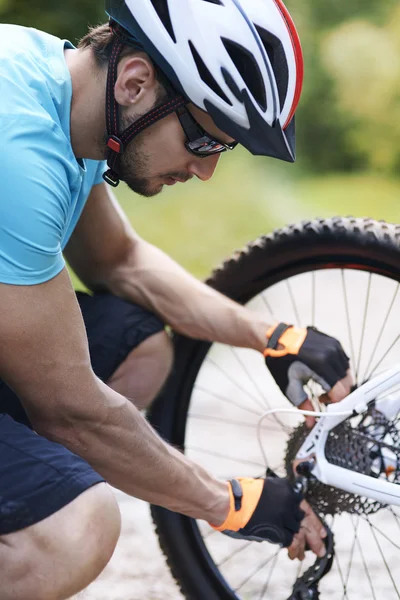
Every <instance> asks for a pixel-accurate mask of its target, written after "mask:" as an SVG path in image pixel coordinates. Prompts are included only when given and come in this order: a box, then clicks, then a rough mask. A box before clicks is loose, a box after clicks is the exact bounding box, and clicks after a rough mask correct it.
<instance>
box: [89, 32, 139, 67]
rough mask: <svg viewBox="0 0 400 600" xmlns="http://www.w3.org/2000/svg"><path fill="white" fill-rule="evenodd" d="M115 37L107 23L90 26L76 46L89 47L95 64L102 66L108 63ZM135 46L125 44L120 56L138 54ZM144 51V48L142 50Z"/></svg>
mask: <svg viewBox="0 0 400 600" xmlns="http://www.w3.org/2000/svg"><path fill="white" fill-rule="evenodd" d="M115 39H116V35H115V33H114V32H113V31H112V29H111V28H110V26H109V24H108V23H104V24H103V25H98V26H97V27H90V29H89V31H88V32H87V34H86V35H85V36H84V37H83V38H82V39H81V40H80V41H79V43H78V48H90V49H91V50H92V52H93V54H94V56H95V59H96V62H97V64H98V65H99V66H100V67H102V66H105V65H107V64H108V62H109V60H110V56H111V52H112V47H113V43H114V41H115ZM138 52H140V50H139V49H137V48H132V46H129V45H126V46H125V47H124V49H123V50H122V52H121V55H120V58H122V57H124V56H129V55H130V54H132V55H134V54H138ZM143 52H144V50H143Z"/></svg>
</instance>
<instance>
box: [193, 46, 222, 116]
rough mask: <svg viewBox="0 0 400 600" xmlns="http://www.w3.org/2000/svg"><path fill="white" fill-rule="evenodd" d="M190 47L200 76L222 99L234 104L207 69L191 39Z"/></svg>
mask: <svg viewBox="0 0 400 600" xmlns="http://www.w3.org/2000/svg"><path fill="white" fill-rule="evenodd" d="M189 48H190V50H191V53H192V56H193V60H194V62H195V63H196V67H197V70H198V72H199V75H200V78H201V79H202V80H203V81H204V83H205V84H206V85H208V87H209V88H211V89H212V91H213V92H215V93H216V94H217V96H219V97H220V98H222V100H224V102H226V103H227V104H229V106H232V102H231V101H230V100H229V98H228V97H227V96H226V95H225V94H224V92H223V91H222V89H221V87H220V86H219V85H218V83H217V82H216V81H215V79H214V77H213V76H212V75H211V73H210V71H209V70H208V69H207V67H206V65H205V64H204V62H203V59H202V58H201V56H200V54H199V53H198V52H197V50H196V48H195V47H194V45H193V44H192V42H191V41H190V40H189Z"/></svg>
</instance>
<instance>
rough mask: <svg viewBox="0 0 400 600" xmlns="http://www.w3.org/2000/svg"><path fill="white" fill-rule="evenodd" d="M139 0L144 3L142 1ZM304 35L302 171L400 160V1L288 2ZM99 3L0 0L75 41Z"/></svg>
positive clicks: (4, 14) (10, 10)
mask: <svg viewBox="0 0 400 600" xmlns="http://www.w3.org/2000/svg"><path fill="white" fill-rule="evenodd" d="M136 1H137V2H140V1H141V0H136ZM286 3H287V5H288V8H289V10H290V11H291V13H292V14H293V17H294V20H295V22H296V25H297V28H298V30H299V33H300V37H301V39H302V45H303V50H304V58H305V81H304V92H303V96H302V99H301V102H300V106H299V110H298V117H297V131H298V157H299V166H300V165H301V168H303V169H307V170H311V171H314V172H322V171H335V170H338V171H349V170H352V171H353V170H360V169H367V168H371V169H375V170H383V171H385V172H396V169H397V167H398V166H399V165H400V143H399V142H400V139H399V138H400V41H399V40H400V8H399V7H398V0H380V1H379V2H377V1H376V0H352V1H351V2H349V1H348V0H324V1H323V2H321V0H302V1H301V2H299V1H298V0H286ZM103 7H104V4H103V1H102V0H101V1H100V2H99V1H98V0H68V2H63V3H61V2H49V0H0V21H2V22H8V23H18V24H22V25H29V26H31V27H37V28H38V29H43V30H45V31H48V32H50V33H53V34H54V35H57V36H59V37H61V38H67V39H69V40H71V41H72V42H73V43H74V42H76V41H77V40H78V39H79V38H80V37H81V36H82V35H84V34H85V32H86V31H87V26H88V24H91V25H96V24H98V23H100V22H104V20H105V13H104V9H103Z"/></svg>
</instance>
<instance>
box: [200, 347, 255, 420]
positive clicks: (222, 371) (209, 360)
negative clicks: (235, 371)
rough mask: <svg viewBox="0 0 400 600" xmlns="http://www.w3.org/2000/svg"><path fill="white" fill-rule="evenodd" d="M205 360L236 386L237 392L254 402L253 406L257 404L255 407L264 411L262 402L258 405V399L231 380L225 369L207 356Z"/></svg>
mask: <svg viewBox="0 0 400 600" xmlns="http://www.w3.org/2000/svg"><path fill="white" fill-rule="evenodd" d="M206 360H207V362H209V363H211V364H212V365H213V366H214V367H215V368H216V369H218V371H219V372H220V373H222V374H223V375H224V376H225V377H226V378H227V379H228V380H229V381H230V382H232V383H234V384H235V385H236V387H237V388H238V389H239V390H241V391H242V392H243V393H244V394H245V395H246V396H248V397H249V398H250V399H251V400H253V402H255V404H257V406H259V407H260V408H261V409H262V410H263V411H264V410H265V408H266V405H265V404H264V403H263V402H261V403H260V401H259V399H258V398H257V397H256V396H253V394H251V393H250V392H249V390H248V389H246V388H244V387H243V386H242V385H240V384H239V383H238V382H237V381H236V380H235V379H233V377H231V376H230V375H229V373H227V372H226V371H225V369H223V368H222V367H221V366H220V365H219V364H218V363H216V362H215V360H213V359H212V358H210V357H209V356H207V359H206Z"/></svg>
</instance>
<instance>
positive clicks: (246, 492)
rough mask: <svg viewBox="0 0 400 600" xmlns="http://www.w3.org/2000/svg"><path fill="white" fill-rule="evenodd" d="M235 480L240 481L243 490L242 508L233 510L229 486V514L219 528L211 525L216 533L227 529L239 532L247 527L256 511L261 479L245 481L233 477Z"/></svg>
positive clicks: (262, 483) (262, 485)
mask: <svg viewBox="0 0 400 600" xmlns="http://www.w3.org/2000/svg"><path fill="white" fill-rule="evenodd" d="M235 479H237V480H238V481H240V484H241V486H242V490H243V498H242V508H241V509H240V510H235V498H234V496H233V492H232V486H231V485H230V484H229V494H230V508H229V514H228V516H227V518H226V519H225V521H224V522H223V523H222V525H220V526H219V527H217V526H216V525H211V527H213V528H214V529H216V530H217V531H224V530H225V529H229V530H230V531H239V529H242V527H244V526H245V525H247V523H248V522H249V520H250V519H251V517H252V515H253V513H254V511H255V509H256V506H257V504H258V502H259V500H260V497H261V494H262V491H263V489H264V480H263V479H246V478H244V477H235Z"/></svg>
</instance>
